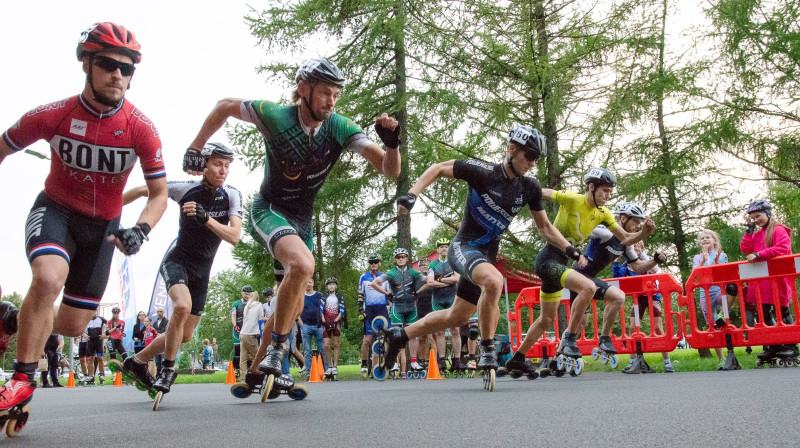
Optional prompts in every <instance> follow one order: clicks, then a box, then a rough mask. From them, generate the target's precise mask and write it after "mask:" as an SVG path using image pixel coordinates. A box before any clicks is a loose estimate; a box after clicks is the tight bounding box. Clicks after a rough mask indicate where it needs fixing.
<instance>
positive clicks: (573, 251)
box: [564, 244, 582, 261]
mask: <svg viewBox="0 0 800 448" xmlns="http://www.w3.org/2000/svg"><path fill="white" fill-rule="evenodd" d="M564 254H565V255H566V256H568V257H569V258H572V259H573V260H575V261H578V260H580V259H581V255H582V254H581V251H580V250H578V248H577V247H575V246H573V245H572V244H570V245H569V246H567V247H566V248H564Z"/></svg>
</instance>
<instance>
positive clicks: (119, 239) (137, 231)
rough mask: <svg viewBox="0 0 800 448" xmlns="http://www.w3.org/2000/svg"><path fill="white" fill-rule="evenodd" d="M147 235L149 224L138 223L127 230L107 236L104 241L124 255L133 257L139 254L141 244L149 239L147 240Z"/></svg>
mask: <svg viewBox="0 0 800 448" xmlns="http://www.w3.org/2000/svg"><path fill="white" fill-rule="evenodd" d="M148 233H150V224H148V223H146V222H140V223H139V224H136V225H135V226H133V227H131V228H129V229H119V230H117V231H116V232H113V233H111V234H109V235H108V237H107V238H106V239H107V240H108V241H109V242H113V243H114V244H115V245H116V246H117V248H118V249H119V250H121V251H122V252H123V253H124V254H125V255H133V254H135V253H137V252H139V249H140V248H141V247H142V243H143V242H144V241H146V240H148V239H149V238H147V234H148Z"/></svg>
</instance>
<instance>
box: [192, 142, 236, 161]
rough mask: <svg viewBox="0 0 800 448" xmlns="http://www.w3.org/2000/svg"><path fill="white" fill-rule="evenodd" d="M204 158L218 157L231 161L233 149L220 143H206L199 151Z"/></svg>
mask: <svg viewBox="0 0 800 448" xmlns="http://www.w3.org/2000/svg"><path fill="white" fill-rule="evenodd" d="M200 154H202V155H203V157H205V158H206V159H208V158H209V157H220V158H223V159H228V160H230V161H233V151H232V150H231V149H230V148H228V147H227V146H225V145H223V144H222V143H206V145H205V146H203V150H202V151H200Z"/></svg>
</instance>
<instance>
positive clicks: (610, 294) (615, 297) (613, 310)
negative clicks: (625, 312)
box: [600, 286, 625, 336]
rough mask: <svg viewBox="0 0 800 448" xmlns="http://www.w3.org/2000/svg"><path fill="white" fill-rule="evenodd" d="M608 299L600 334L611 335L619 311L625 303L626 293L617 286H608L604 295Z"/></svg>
mask: <svg viewBox="0 0 800 448" xmlns="http://www.w3.org/2000/svg"><path fill="white" fill-rule="evenodd" d="M604 299H605V301H606V306H605V309H604V310H603V328H602V330H601V331H600V334H601V335H603V336H610V335H611V329H612V328H613V327H614V322H615V321H616V320H617V316H619V311H620V310H621V309H622V306H623V305H624V304H625V293H624V292H622V290H621V289H619V288H617V287H616V286H612V287H610V288H608V290H607V291H606V295H605V296H604Z"/></svg>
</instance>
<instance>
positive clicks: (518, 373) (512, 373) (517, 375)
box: [508, 370, 522, 379]
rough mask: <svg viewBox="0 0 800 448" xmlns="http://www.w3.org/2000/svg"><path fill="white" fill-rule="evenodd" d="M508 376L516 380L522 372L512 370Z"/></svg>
mask: <svg viewBox="0 0 800 448" xmlns="http://www.w3.org/2000/svg"><path fill="white" fill-rule="evenodd" d="M508 375H509V376H510V377H511V378H514V379H517V378H519V377H521V376H522V372H520V371H519V370H512V371H510V372H508Z"/></svg>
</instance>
